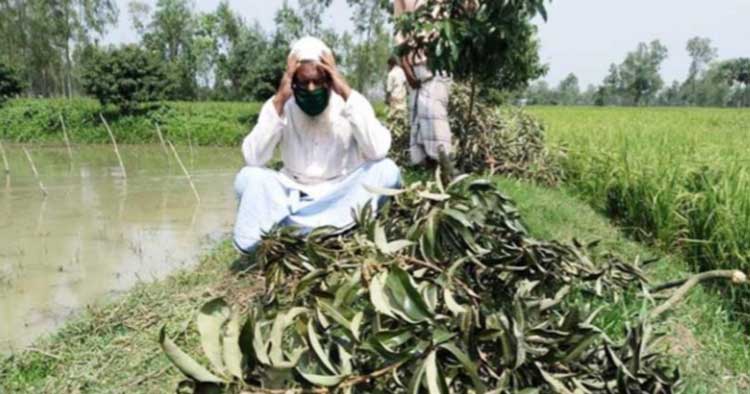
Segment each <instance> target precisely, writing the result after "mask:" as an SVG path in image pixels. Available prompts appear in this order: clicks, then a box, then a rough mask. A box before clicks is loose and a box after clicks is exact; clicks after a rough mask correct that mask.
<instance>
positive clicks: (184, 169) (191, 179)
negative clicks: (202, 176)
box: [167, 141, 201, 202]
mask: <svg viewBox="0 0 750 394" xmlns="http://www.w3.org/2000/svg"><path fill="white" fill-rule="evenodd" d="M167 143H168V144H169V147H170V148H171V149H172V153H174V157H175V159H177V163H178V164H179V165H180V167H182V172H184V173H185V176H186V177H187V179H188V182H190V187H191V188H192V189H193V194H195V199H196V200H198V202H201V196H200V195H198V189H196V188H195V184H194V183H193V177H191V176H190V173H189V172H188V170H187V168H185V165H184V164H182V160H181V159H180V155H178V154H177V149H175V148H174V145H172V141H167Z"/></svg>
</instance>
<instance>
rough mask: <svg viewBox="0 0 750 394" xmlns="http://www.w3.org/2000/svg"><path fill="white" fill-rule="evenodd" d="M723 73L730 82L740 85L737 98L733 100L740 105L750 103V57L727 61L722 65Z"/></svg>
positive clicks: (745, 105)
mask: <svg viewBox="0 0 750 394" xmlns="http://www.w3.org/2000/svg"><path fill="white" fill-rule="evenodd" d="M721 69H722V70H723V74H724V75H725V76H726V77H728V82H729V83H730V84H736V85H738V86H739V87H738V89H737V93H736V98H735V99H734V100H733V101H734V102H735V103H736V105H737V106H738V107H739V106H741V107H747V106H748V105H750V97H748V96H750V58H737V59H731V60H727V61H725V62H724V63H723V64H722V65H721Z"/></svg>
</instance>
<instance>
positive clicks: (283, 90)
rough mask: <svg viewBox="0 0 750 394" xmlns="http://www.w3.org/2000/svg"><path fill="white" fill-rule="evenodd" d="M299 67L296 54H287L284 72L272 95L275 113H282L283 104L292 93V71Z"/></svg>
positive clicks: (280, 114)
mask: <svg viewBox="0 0 750 394" xmlns="http://www.w3.org/2000/svg"><path fill="white" fill-rule="evenodd" d="M297 67H299V60H298V59H297V56H296V55H289V57H288V58H287V59H286V72H285V73H284V76H283V77H282V78H281V83H280V84H279V88H278V90H276V95H275V96H273V106H274V107H275V108H276V113H278V114H279V116H282V115H284V104H285V103H286V101H287V100H289V98H290V97H292V95H293V94H294V92H293V91H292V80H293V79H294V73H295V72H297Z"/></svg>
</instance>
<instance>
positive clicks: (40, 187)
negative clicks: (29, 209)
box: [23, 146, 47, 196]
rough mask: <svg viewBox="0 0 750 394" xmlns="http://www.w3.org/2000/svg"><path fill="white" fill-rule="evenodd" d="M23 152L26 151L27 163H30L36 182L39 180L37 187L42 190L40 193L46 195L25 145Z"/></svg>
mask: <svg viewBox="0 0 750 394" xmlns="http://www.w3.org/2000/svg"><path fill="white" fill-rule="evenodd" d="M23 152H24V153H26V158H27V159H29V164H31V171H33V172H34V176H35V177H36V180H37V182H39V189H40V190H41V191H42V194H44V195H45V196H46V195H47V188H46V187H44V184H43V183H42V180H41V178H39V172H38V171H37V170H36V166H35V165H34V160H33V159H32V158H31V154H30V153H29V150H28V149H26V147H25V146H24V147H23Z"/></svg>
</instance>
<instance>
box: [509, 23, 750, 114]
mask: <svg viewBox="0 0 750 394" xmlns="http://www.w3.org/2000/svg"><path fill="white" fill-rule="evenodd" d="M686 50H687V52H688V54H689V55H690V58H691V62H690V66H689V69H688V76H687V78H686V79H685V81H682V82H680V81H674V82H672V84H670V85H665V83H664V80H663V79H662V77H661V75H660V73H659V71H660V67H661V64H662V63H663V62H664V60H666V59H667V55H668V52H667V48H666V47H665V46H664V45H662V44H661V43H660V42H659V41H658V40H655V41H653V42H651V43H650V44H646V43H640V44H638V47H637V48H636V49H635V50H634V51H632V52H629V53H628V54H627V55H626V57H625V60H624V61H623V62H622V63H620V64H612V65H610V67H609V73H608V74H607V76H606V77H605V78H604V80H603V81H602V83H601V84H600V85H599V86H594V85H589V86H588V87H587V88H586V89H585V90H581V88H580V86H579V81H578V78H577V77H576V75H575V74H569V75H568V76H567V77H565V78H564V79H563V80H562V81H560V83H559V84H558V85H557V86H554V87H551V86H549V84H547V83H546V82H545V81H537V82H535V83H533V84H532V85H531V86H529V88H528V89H527V90H526V91H525V93H524V94H523V95H522V96H523V97H524V98H525V99H526V102H527V103H528V104H531V105H534V104H538V105H627V106H642V105H662V106H712V107H748V106H750V58H736V59H725V60H718V59H717V58H718V51H717V49H716V48H714V47H713V46H712V44H711V40H710V39H708V38H702V37H695V38H692V39H690V40H689V41H688V43H687V46H686Z"/></svg>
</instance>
